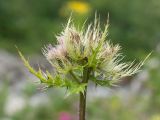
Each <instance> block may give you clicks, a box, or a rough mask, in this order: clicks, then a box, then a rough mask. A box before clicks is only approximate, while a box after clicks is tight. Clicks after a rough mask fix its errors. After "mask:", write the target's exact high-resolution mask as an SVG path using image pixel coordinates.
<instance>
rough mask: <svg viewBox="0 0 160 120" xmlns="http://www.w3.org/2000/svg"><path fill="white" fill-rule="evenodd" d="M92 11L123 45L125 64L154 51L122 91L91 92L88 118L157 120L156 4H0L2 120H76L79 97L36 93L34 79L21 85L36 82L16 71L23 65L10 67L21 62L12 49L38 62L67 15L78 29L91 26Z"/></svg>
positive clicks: (159, 16) (148, 0)
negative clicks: (85, 25)
mask: <svg viewBox="0 0 160 120" xmlns="http://www.w3.org/2000/svg"><path fill="white" fill-rule="evenodd" d="M95 12H97V14H98V15H100V17H101V23H102V28H103V27H104V26H103V24H105V22H106V20H107V16H108V13H109V15H110V17H109V20H110V22H109V23H110V27H109V38H110V39H111V41H112V42H113V43H119V44H120V45H121V46H122V48H123V49H122V51H123V52H124V55H126V56H127V57H126V58H125V59H126V60H133V59H137V61H139V60H142V59H144V58H145V56H147V54H149V53H150V52H151V51H153V53H152V56H151V57H150V58H149V59H148V61H147V62H146V64H145V66H144V68H143V70H142V72H141V73H139V74H138V75H136V76H134V77H132V78H126V79H125V80H124V82H123V83H121V85H120V86H121V88H119V87H118V88H116V89H115V88H113V91H114V92H110V94H109V95H106V93H105V92H107V90H106V91H105V90H104V91H103V90H102V91H101V90H100V91H101V94H100V95H97V94H96V93H92V94H94V95H92V94H91V93H90V94H91V95H90V94H89V95H90V96H89V97H91V98H93V97H94V100H88V103H87V104H88V106H87V114H88V115H87V120H160V1H159V0H116V1H113V0H0V62H1V63H0V120H22V119H24V120H77V118H76V115H77V112H75V111H77V105H78V103H77V102H78V96H72V97H70V98H67V99H65V98H64V94H65V92H64V91H63V90H62V91H59V90H55V89H51V90H49V91H45V92H42V91H41V90H37V84H32V82H33V81H32V82H27V83H26V82H25V79H26V81H27V79H35V78H33V77H31V78H28V77H24V78H23V75H24V73H23V72H22V73H21V72H20V73H19V72H16V71H18V70H19V71H21V68H22V69H23V70H22V71H25V68H24V67H23V65H22V66H20V68H19V67H17V66H16V65H15V66H13V67H11V66H12V65H14V64H15V62H14V60H15V61H16V62H17V61H18V63H17V64H21V63H20V61H19V59H18V57H17V51H16V49H15V45H17V46H18V47H19V49H20V50H21V51H22V52H23V53H25V54H26V55H28V56H32V57H33V58H35V59H33V61H38V62H39V61H41V57H40V58H39V57H37V56H41V48H42V47H44V45H47V44H49V43H53V44H54V43H56V38H55V35H58V34H59V33H60V32H61V30H62V29H63V26H64V25H65V24H66V22H67V20H68V18H69V16H70V15H71V14H72V16H73V18H74V22H75V24H76V25H77V26H81V25H83V22H84V21H85V20H86V19H87V23H90V22H92V21H93V20H94V15H95ZM5 57H6V58H5ZM12 58H14V59H12ZM6 60H8V63H7V62H6ZM31 61H32V60H31ZM33 64H34V62H33ZM35 64H36V62H35ZM7 65H8V66H7ZM6 66H7V67H6ZM47 66H49V65H47ZM11 68H12V69H11ZM17 68H18V70H17ZM13 71H14V72H13ZM25 72H26V71H25ZM25 75H26V74H25ZM19 76H20V77H19ZM26 76H30V74H29V73H28V74H27V75H26ZM14 77H16V78H17V79H16V80H13V79H14ZM20 82H22V83H23V84H20V85H19V83H20ZM17 84H18V85H17ZM17 86H18V87H19V86H20V87H19V88H18V89H17ZM91 86H92V85H91ZM102 89H103V88H102ZM104 89H105V88H104ZM119 89H120V90H119ZM19 91H20V92H19ZM95 92H96V90H95ZM11 93H12V94H11ZM17 96H18V97H17ZM20 96H21V97H20ZM35 96H36V100H37V99H38V100H39V99H41V98H43V97H44V98H45V99H44V101H43V99H42V100H41V102H42V103H43V102H44V103H45V102H46V101H47V100H48V101H47V103H45V104H41V102H40V104H38V100H37V101H36V100H35V99H34V97H35ZM37 96H38V98H37ZM39 96H40V97H39ZM32 98H33V99H32ZM75 98H76V99H75ZM10 101H11V102H10ZM16 101H19V103H16ZM33 101H35V103H34V104H36V107H35V105H32V104H31V103H32V102H33ZM10 104H11V105H10ZM18 105H20V107H19V108H20V109H17V110H15V111H16V112H13V113H12V110H10V109H12V108H14V107H15V108H16V107H17V108H18ZM10 107H11V108H10ZM13 111H14V110H13ZM62 117H64V118H62Z"/></svg>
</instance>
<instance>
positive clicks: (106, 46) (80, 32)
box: [20, 17, 149, 93]
mask: <svg viewBox="0 0 160 120" xmlns="http://www.w3.org/2000/svg"><path fill="white" fill-rule="evenodd" d="M108 26H109V24H108V21H107V23H106V25H105V27H104V30H102V29H101V27H100V20H99V19H97V17H95V21H94V23H91V24H89V25H88V26H87V27H86V28H84V27H82V29H77V28H76V27H75V25H74V24H73V22H72V20H71V18H70V19H69V20H68V23H67V25H66V27H65V29H64V30H63V31H62V32H61V33H60V35H58V36H56V38H57V41H58V42H57V45H55V46H52V45H51V44H49V45H48V46H46V47H45V48H43V54H44V55H45V56H46V58H47V60H48V61H49V62H50V63H51V64H52V66H53V67H54V68H55V76H54V77H53V76H52V75H51V74H50V73H49V72H48V71H47V72H46V75H45V76H44V75H43V74H42V72H41V70H40V71H38V72H36V71H34V69H33V68H32V67H31V66H30V65H29V63H28V62H27V61H26V60H25V59H24V57H23V56H22V55H21V54H20V55H21V57H22V59H23V61H24V62H25V63H26V66H27V67H28V68H29V70H30V71H31V72H32V73H33V74H34V75H36V76H37V77H38V78H40V79H41V81H42V82H43V83H46V84H47V85H48V86H61V87H67V88H68V89H70V92H71V93H79V92H83V91H84V89H85V86H86V83H83V81H82V79H83V77H84V69H87V70H89V71H88V75H89V77H88V79H89V80H91V81H93V82H95V83H96V84H98V85H106V86H112V85H114V84H116V83H117V82H118V81H119V80H120V79H121V78H122V77H126V76H131V75H133V74H135V73H137V72H138V71H139V69H140V68H141V66H142V65H143V64H144V61H145V60H146V59H145V60H144V61H142V62H140V63H138V64H135V62H128V63H126V62H122V60H123V58H124V57H123V55H122V53H121V52H120V50H121V47H120V46H119V45H118V44H116V45H113V44H112V43H111V42H110V41H109V40H108V38H107V37H108V36H107V35H108ZM148 56H149V55H148ZM148 56H147V57H148ZM46 76H47V77H46Z"/></svg>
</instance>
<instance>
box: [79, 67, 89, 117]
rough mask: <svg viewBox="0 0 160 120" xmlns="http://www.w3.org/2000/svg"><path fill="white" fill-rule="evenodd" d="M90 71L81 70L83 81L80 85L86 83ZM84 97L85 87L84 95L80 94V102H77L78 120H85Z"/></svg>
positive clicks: (86, 69)
mask: <svg viewBox="0 0 160 120" xmlns="http://www.w3.org/2000/svg"><path fill="white" fill-rule="evenodd" d="M89 74H90V70H89V69H88V68H84V70H83V80H82V82H81V83H88V79H89ZM86 95H87V85H86V87H85V90H84V93H82V92H80V96H79V97H80V102H79V120H85V112H86Z"/></svg>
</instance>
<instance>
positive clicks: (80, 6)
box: [60, 1, 91, 16]
mask: <svg viewBox="0 0 160 120" xmlns="http://www.w3.org/2000/svg"><path fill="white" fill-rule="evenodd" d="M90 9H91V7H90V5H89V3H87V2H84V1H68V2H67V3H66V4H65V5H64V6H63V7H62V9H61V10H60V14H61V15H62V16H66V15H67V14H68V13H70V12H75V13H78V14H87V13H88V12H89V11H90Z"/></svg>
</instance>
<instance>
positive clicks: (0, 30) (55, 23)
mask: <svg viewBox="0 0 160 120" xmlns="http://www.w3.org/2000/svg"><path fill="white" fill-rule="evenodd" d="M95 11H97V13H98V14H100V16H101V18H102V23H103V22H105V21H106V19H107V14H108V13H109V14H110V38H111V39H112V40H113V41H114V42H115V43H117V42H118V43H120V44H121V45H122V47H123V48H125V49H124V51H125V53H126V54H127V55H130V57H131V58H135V56H138V57H137V58H140V57H143V56H144V55H146V54H147V53H148V52H150V51H151V50H153V49H154V48H155V45H156V44H157V43H158V40H159V38H160V34H159V29H160V28H159V20H160V2H159V1H157V0H148V1H146V0H140V1H139V0H117V1H116V2H113V1H112V0H88V1H87V0H79V1H78V0H45V1H44V0H38V1H31V0H14V1H11V0H1V1H0V13H1V15H0V47H2V48H5V49H7V50H9V51H15V48H14V45H15V44H16V45H17V46H20V49H22V50H23V51H24V52H27V53H35V52H38V51H40V48H41V47H42V46H44V45H45V44H48V43H49V42H52V41H53V42H54V41H55V37H54V35H55V34H58V33H59V31H60V30H61V29H62V24H65V23H66V20H67V19H68V17H69V16H70V15H71V13H72V15H73V16H74V18H75V22H77V25H81V24H82V23H83V22H84V21H85V19H88V22H90V21H93V17H94V14H95ZM53 32H54V34H53Z"/></svg>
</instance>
